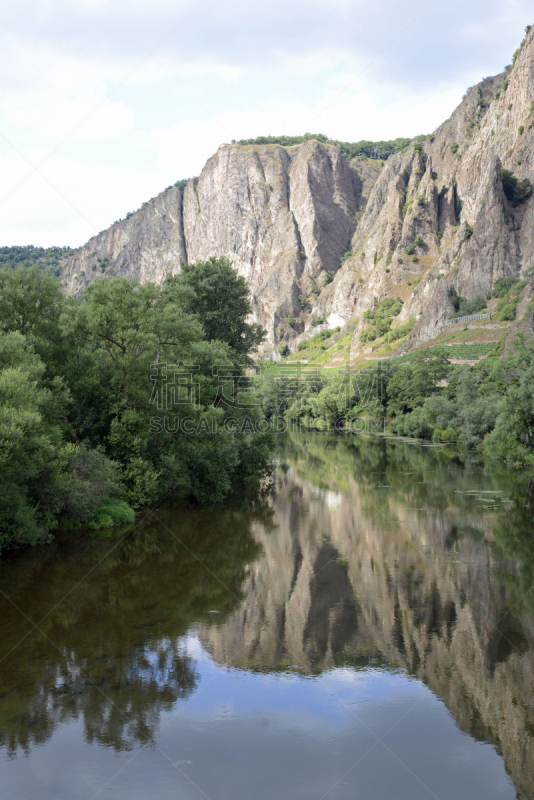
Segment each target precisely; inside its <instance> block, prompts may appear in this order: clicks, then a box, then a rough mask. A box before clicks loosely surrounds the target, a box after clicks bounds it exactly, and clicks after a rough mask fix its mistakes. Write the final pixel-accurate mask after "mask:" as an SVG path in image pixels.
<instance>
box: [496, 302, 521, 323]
mask: <svg viewBox="0 0 534 800" xmlns="http://www.w3.org/2000/svg"><path fill="white" fill-rule="evenodd" d="M516 309H517V303H506V304H505V305H504V306H503V307H502V308H501V310H500V312H499V314H498V315H497V319H498V320H500V322H506V321H509V320H513V319H515V312H516Z"/></svg>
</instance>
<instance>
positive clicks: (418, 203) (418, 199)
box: [417, 194, 426, 206]
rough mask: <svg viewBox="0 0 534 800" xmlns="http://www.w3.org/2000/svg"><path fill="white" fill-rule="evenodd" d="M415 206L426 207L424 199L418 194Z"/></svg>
mask: <svg viewBox="0 0 534 800" xmlns="http://www.w3.org/2000/svg"><path fill="white" fill-rule="evenodd" d="M417 205H418V206H426V197H424V196H423V195H422V194H420V195H419V197H418V198H417Z"/></svg>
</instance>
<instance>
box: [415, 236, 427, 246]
mask: <svg viewBox="0 0 534 800" xmlns="http://www.w3.org/2000/svg"><path fill="white" fill-rule="evenodd" d="M413 241H414V244H416V245H417V246H418V247H421V245H423V244H424V241H423V237H422V236H421V235H420V234H418V235H417V236H416V237H415V239H414V240H413Z"/></svg>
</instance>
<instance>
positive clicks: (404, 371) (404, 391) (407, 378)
mask: <svg viewBox="0 0 534 800" xmlns="http://www.w3.org/2000/svg"><path fill="white" fill-rule="evenodd" d="M449 370H450V361H449V360H448V358H447V355H446V351H445V348H444V349H443V354H442V355H432V356H428V355H427V354H426V353H425V351H424V350H421V351H419V352H417V353H415V354H414V356H413V359H412V362H411V363H410V364H403V365H402V366H401V367H399V368H398V369H397V371H396V372H395V373H394V374H393V376H392V377H391V379H390V380H389V382H388V384H387V397H388V413H389V414H390V415H392V416H398V415H400V414H403V413H406V412H408V411H413V409H414V408H417V407H418V406H421V405H423V403H424V401H425V399H426V398H427V397H430V395H431V394H433V392H434V391H435V390H436V387H437V386H438V384H439V382H440V381H442V380H443V379H444V378H446V377H447V375H448V373H449Z"/></svg>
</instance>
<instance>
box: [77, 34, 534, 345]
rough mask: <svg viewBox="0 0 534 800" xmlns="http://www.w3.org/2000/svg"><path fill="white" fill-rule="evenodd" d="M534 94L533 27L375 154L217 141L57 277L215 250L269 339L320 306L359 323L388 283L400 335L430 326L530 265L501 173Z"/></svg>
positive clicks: (141, 274) (530, 160) (143, 270)
mask: <svg viewBox="0 0 534 800" xmlns="http://www.w3.org/2000/svg"><path fill="white" fill-rule="evenodd" d="M533 101H534V29H532V30H530V31H529V32H528V33H527V36H526V38H525V40H524V42H523V44H522V46H521V48H520V51H519V53H518V55H517V58H516V59H515V63H514V65H513V66H512V67H510V68H509V69H507V70H506V71H505V72H503V73H502V74H500V75H498V76H496V77H492V78H485V79H484V80H483V81H482V82H481V83H480V84H478V85H477V86H474V87H472V88H470V89H469V90H468V91H467V93H466V95H465V96H464V98H463V100H462V102H461V104H460V105H459V106H458V108H457V109H456V111H455V112H454V113H453V115H452V116H451V118H450V119H448V120H446V121H445V122H444V123H443V124H442V125H441V126H440V127H439V128H438V129H437V131H435V133H434V134H433V135H431V136H429V137H427V139H426V140H425V141H424V142H416V143H415V144H414V145H412V146H411V147H410V148H409V149H408V151H407V152H405V153H397V154H395V155H393V156H390V158H389V159H388V160H387V161H386V162H380V161H375V162H372V161H370V160H368V159H365V158H361V159H358V158H356V159H353V160H352V161H351V162H349V161H348V160H347V159H345V158H344V157H342V155H341V153H340V151H339V150H338V149H337V147H336V146H334V145H330V144H324V143H320V142H318V141H315V140H310V141H307V142H305V143H303V144H300V145H296V146H293V147H282V146H280V145H239V144H235V145H223V146H221V147H220V148H219V150H218V151H217V153H216V154H215V155H214V156H212V157H211V158H210V159H209V161H208V162H207V164H206V166H205V167H204V169H203V170H202V172H201V174H200V176H199V177H198V178H193V179H191V180H190V181H189V182H188V183H187V185H186V187H185V191H184V193H183V197H182V194H181V191H180V189H179V188H177V187H172V188H169V189H167V190H166V191H165V192H163V193H162V194H160V195H159V196H158V197H156V198H153V199H152V200H150V201H149V202H148V203H145V204H143V207H142V208H141V209H140V210H139V211H138V212H136V213H135V214H134V215H132V216H131V217H130V218H129V219H126V220H123V221H120V222H118V223H115V224H114V225H113V226H112V227H111V228H109V230H107V231H105V232H103V233H101V234H99V235H97V236H95V237H93V238H92V239H91V240H90V241H89V242H88V243H87V244H86V245H85V246H84V247H82V248H81V249H80V250H79V251H78V252H77V253H76V254H75V255H74V256H73V257H71V258H70V260H69V262H68V264H67V267H66V269H65V271H64V280H65V284H66V289H67V291H68V292H70V293H79V292H80V291H81V290H82V289H83V288H84V287H85V286H86V285H87V284H88V283H90V282H91V281H93V280H95V279H96V278H97V277H101V276H104V277H111V276H115V275H126V276H129V277H136V278H138V279H139V280H140V281H148V280H152V281H156V282H161V281H162V280H164V278H165V276H166V275H167V274H169V273H176V272H177V271H179V270H180V267H181V265H182V264H183V263H184V262H185V261H188V262H195V261H197V260H200V259H204V258H207V257H208V256H211V255H217V256H227V257H229V258H230V259H231V260H232V261H233V263H234V265H235V267H236V269H237V270H238V271H239V273H240V274H242V275H244V276H245V277H246V279H247V281H248V282H249V285H250V289H251V296H252V301H253V308H254V316H255V318H256V320H257V321H258V322H260V323H261V324H262V325H264V327H265V328H266V329H267V331H268V342H267V345H266V351H267V352H269V351H271V352H272V353H274V352H276V351H277V349H278V345H279V343H280V342H281V341H284V342H286V343H288V344H289V346H290V348H291V349H295V347H296V344H297V343H298V341H299V340H300V339H302V338H309V335H310V332H311V330H312V326H311V323H312V322H313V321H315V320H316V319H317V318H318V317H320V318H321V319H324V324H325V326H330V327H332V326H334V325H336V326H337V325H340V326H342V327H345V326H346V327H347V330H348V329H349V326H350V329H351V330H354V331H355V333H356V334H357V333H358V332H359V331H360V330H361V328H362V325H363V322H362V315H363V312H364V311H365V310H367V309H370V308H373V307H374V306H375V305H376V304H377V303H378V302H379V301H380V300H381V299H382V298H384V297H387V296H399V297H401V298H402V299H403V301H404V307H403V310H402V313H401V314H400V315H399V317H397V320H396V321H395V323H394V324H395V325H398V324H403V323H404V322H406V321H407V320H408V319H410V318H414V319H415V320H416V322H417V324H416V327H415V329H414V331H413V332H412V334H411V337H410V339H409V342H408V343H409V344H417V343H421V342H424V341H427V340H429V339H431V338H433V337H434V336H436V335H437V334H438V333H440V332H441V331H442V330H444V328H445V327H446V326H447V324H448V323H449V322H450V320H451V318H452V313H453V309H452V306H451V303H450V302H449V298H450V297H451V295H454V294H458V293H462V295H463V297H465V298H467V299H471V298H474V297H475V296H477V295H483V296H484V295H486V294H487V293H488V292H489V291H490V289H491V287H492V285H493V284H494V282H495V280H496V279H497V278H499V277H503V276H507V275H514V276H518V277H520V276H522V275H524V274H525V273H526V272H527V271H528V270H529V269H531V268H532V267H533V266H534V248H533V238H534V233H533V231H534V225H533V223H534V200H533V199H527V200H526V202H524V203H522V204H521V205H517V204H514V203H513V202H511V201H510V200H509V199H508V198H507V196H506V195H505V193H504V190H503V182H502V173H501V170H502V168H506V169H509V170H511V171H513V172H514V173H515V176H516V177H517V178H518V179H519V180H522V179H525V178H526V179H529V180H534V147H533V145H534V128H533V125H534V103H533ZM418 237H420V238H418ZM416 239H417V244H415V240H416ZM410 246H411V247H410ZM407 247H408V249H409V250H412V249H414V250H415V251H414V252H413V253H412V252H411V253H410V254H407V253H406V248H407ZM292 318H294V320H295V321H294V322H293V321H292V322H291V324H289V322H288V320H290V319H292ZM313 330H314V332H315V330H320V328H316V327H314V328H313ZM353 345H354V349H355V350H357V349H358V348H359V347H360V345H359V339H358V337H357V335H355V336H353Z"/></svg>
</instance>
